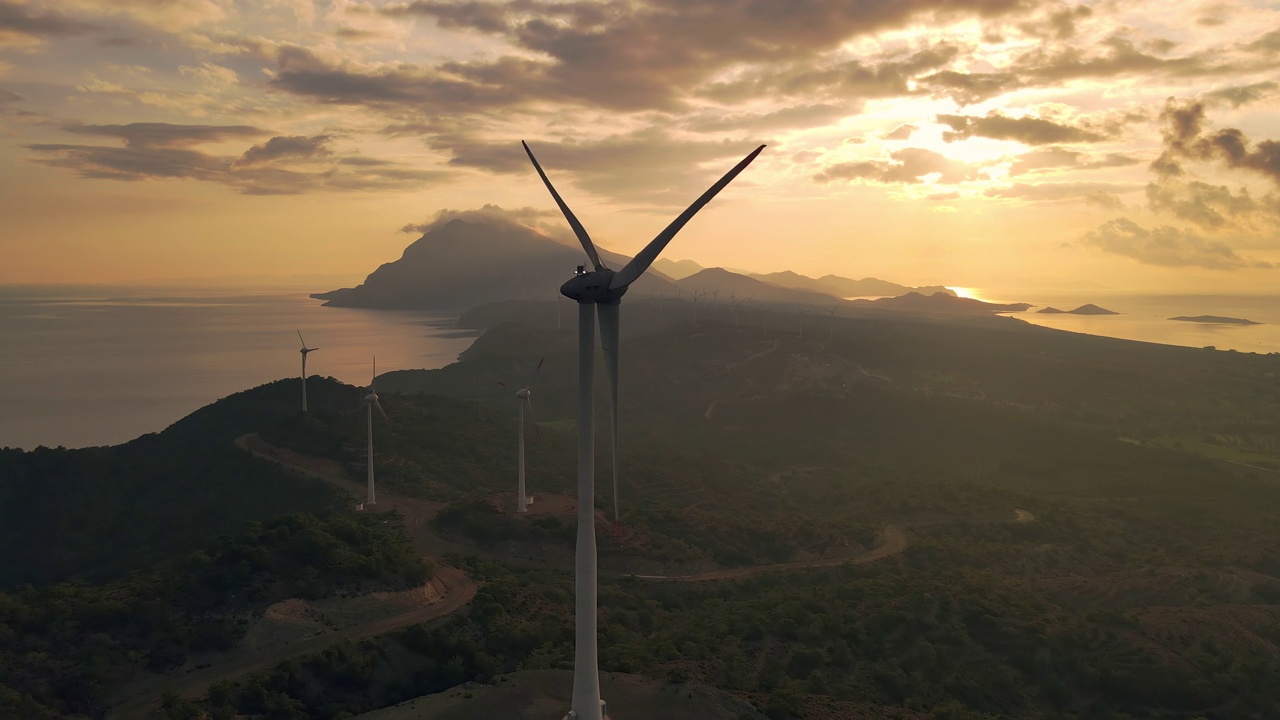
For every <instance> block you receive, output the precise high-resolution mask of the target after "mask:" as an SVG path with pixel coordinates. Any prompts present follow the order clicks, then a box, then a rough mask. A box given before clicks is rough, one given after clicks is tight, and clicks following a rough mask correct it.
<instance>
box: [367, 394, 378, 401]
mask: <svg viewBox="0 0 1280 720" xmlns="http://www.w3.org/2000/svg"><path fill="white" fill-rule="evenodd" d="M364 401H365V402H367V403H375V402H378V393H373V392H371V393H369V394H368V395H365V396H364Z"/></svg>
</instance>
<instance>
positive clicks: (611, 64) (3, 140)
mask: <svg viewBox="0 0 1280 720" xmlns="http://www.w3.org/2000/svg"><path fill="white" fill-rule="evenodd" d="M1277 28H1280V3H1277V2H1212V1H1210V2H1201V1H1196V2H1187V1H1183V0H1160V1H1159V2H1146V1H1144V0H1125V1H1124V2H1119V1H1113V0H1107V1H1103V2H1082V3H1071V2H1058V1H1056V0H1053V1H1044V0H861V1H859V2H852V1H850V0H705V1H699V2H690V1H688V0H556V1H548V0H502V1H496V2H490V1H489V0H462V1H445V0H414V1H412V2H405V1H403V0H396V1H385V2H383V1H378V0H256V1H254V2H249V1H247V0H130V1H129V2H122V1H120V0H0V168H2V169H3V171H2V172H0V257H3V258H4V262H2V263H0V283H99V282H103V283H107V282H111V283H114V282H151V281H172V280H180V281H183V282H198V281H205V282H222V281H228V280H241V281H246V282H248V281H252V280H262V279H266V280H272V281H284V280H289V281H293V282H299V283H304V284H306V283H310V284H313V285H317V286H318V287H316V289H317V290H326V289H330V288H331V287H333V286H336V285H342V284H346V285H349V284H353V283H355V282H358V281H359V280H360V279H362V278H363V277H364V276H365V275H366V274H367V273H369V272H370V271H372V270H373V269H374V268H376V267H377V266H378V265H379V264H381V263H384V262H389V261H391V260H394V259H396V258H397V257H399V255H400V253H401V251H402V250H403V248H404V247H405V246H406V245H407V244H408V243H410V242H412V241H413V240H414V239H415V238H416V237H417V233H416V231H415V230H414V228H415V227H421V226H423V224H424V223H429V222H431V221H432V220H433V219H436V218H439V217H443V216H447V215H449V214H451V213H458V212H467V211H473V210H479V209H485V208H487V210H485V211H486V212H489V213H491V214H495V215H506V216H509V217H511V218H513V219H517V220H519V221H521V222H525V223H528V224H531V225H534V226H535V227H539V228H543V229H545V230H546V231H547V232H548V233H549V234H552V235H555V236H558V237H564V236H566V235H567V234H568V229H567V227H566V226H565V223H564V221H563V219H562V218H561V217H560V215H559V214H558V213H557V212H556V209H555V205H554V204H553V202H552V200H551V198H550V197H549V196H548V195H547V193H546V190H545V189H544V188H543V187H542V185H541V183H540V182H539V180H538V177H537V175H536V174H535V173H534V171H533V170H532V168H531V166H530V165H529V163H528V159H527V158H526V157H525V155H524V152H523V150H522V148H521V147H520V140H522V139H523V140H526V141H528V142H529V144H530V147H532V149H533V151H534V152H535V153H536V154H537V155H538V159H539V161H540V162H541V163H542V165H543V167H544V168H545V169H546V171H547V173H548V174H549V175H550V177H551V178H552V180H553V182H555V183H556V185H557V187H558V188H559V190H560V191H561V193H562V194H563V195H564V196H565V197H566V200H568V202H569V203H570V205H571V206H572V207H573V208H574V210H575V212H576V214H577V215H578V217H579V218H580V219H581V220H582V221H583V223H584V225H585V226H586V227H587V229H588V230H589V231H590V232H591V235H592V236H593V237H594V238H595V239H596V242H597V243H598V244H600V245H602V246H604V247H606V248H609V249H611V250H614V251H617V252H622V253H627V254H630V253H634V252H636V251H637V250H638V249H639V248H640V247H642V246H643V245H644V244H645V243H647V242H648V241H649V240H650V239H651V238H652V237H653V236H654V235H655V234H657V232H658V231H660V230H661V229H662V228H663V227H664V226H665V225H666V224H667V222H669V221H670V219H671V218H672V217H674V216H675V215H676V214H678V213H679V212H680V211H681V210H682V209H683V208H684V206H685V205H687V204H688V203H689V202H691V201H692V200H693V199H694V198H695V197H697V195H698V194H700V193H701V192H702V190H704V189H705V188H706V187H707V186H709V185H710V184H711V183H712V182H714V180H715V179H716V178H717V177H719V176H720V175H721V174H722V173H724V172H725V171H726V170H728V169H729V168H730V167H732V166H733V165H734V164H735V163H736V162H737V161H738V160H740V159H741V158H742V157H744V156H745V155H746V154H747V153H748V152H750V151H751V150H752V149H754V148H755V147H756V146H758V145H760V144H767V145H768V148H767V149H766V150H765V151H764V153H763V154H761V155H760V157H759V158H757V159H756V161H755V162H754V163H753V164H752V166H751V167H749V168H748V169H747V170H746V171H745V172H744V173H743V174H742V175H741V176H739V178H738V179H737V180H735V181H734V183H733V184H732V185H730V186H729V188H728V189H727V190H725V191H724V192H722V193H721V194H720V195H719V196H718V197H717V199H716V200H715V201H714V202H713V203H712V204H711V205H709V206H708V207H707V208H706V209H705V210H703V211H702V212H701V213H700V214H699V216H698V217H697V218H696V219H695V220H694V221H693V222H692V223H690V225H689V226H688V227H686V228H685V230H683V231H682V232H681V234H680V236H679V237H678V238H677V239H676V240H675V241H674V242H673V243H672V245H671V246H669V247H668V249H667V251H666V252H665V253H664V257H669V258H671V259H682V258H688V259H692V260H694V261H696V262H698V263H700V264H702V265H706V266H725V267H734V268H744V269H749V270H753V271H757V272H772V271H777V270H784V269H790V270H794V271H796V272H801V273H804V274H808V275H813V276H818V275H824V274H827V273H835V274H839V275H845V276H850V277H866V276H876V277H881V278H884V279H888V280H893V281H897V282H903V283H907V284H947V285H957V286H967V287H984V288H1001V289H1011V290H1012V289H1022V288H1069V287H1083V288H1088V287H1106V288H1114V289H1125V290H1127V289H1132V290H1138V291H1143V292H1172V293H1177V292H1202V291H1213V292H1275V290H1276V288H1277V287H1280V283H1278V282H1277V281H1278V280H1280V233H1277V229H1278V227H1280V138H1277V136H1280V112H1278V109H1280V105H1278V100H1280V29H1277ZM1005 294H1008V293H1005Z"/></svg>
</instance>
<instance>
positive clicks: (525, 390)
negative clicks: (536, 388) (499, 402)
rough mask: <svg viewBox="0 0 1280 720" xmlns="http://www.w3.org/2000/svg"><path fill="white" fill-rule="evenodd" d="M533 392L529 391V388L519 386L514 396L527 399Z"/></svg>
mask: <svg viewBox="0 0 1280 720" xmlns="http://www.w3.org/2000/svg"><path fill="white" fill-rule="evenodd" d="M531 395H533V393H531V392H529V388H520V389H519V390H517V391H516V397H517V398H519V399H521V400H528V399H529V397H530V396H531Z"/></svg>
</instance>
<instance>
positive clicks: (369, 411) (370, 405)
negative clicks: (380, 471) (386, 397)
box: [360, 356, 391, 506]
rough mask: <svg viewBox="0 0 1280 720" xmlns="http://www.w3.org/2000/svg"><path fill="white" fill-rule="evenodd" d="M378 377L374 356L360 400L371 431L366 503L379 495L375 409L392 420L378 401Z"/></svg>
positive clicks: (367, 504) (373, 502)
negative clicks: (375, 472) (375, 476)
mask: <svg viewBox="0 0 1280 720" xmlns="http://www.w3.org/2000/svg"><path fill="white" fill-rule="evenodd" d="M377 377H378V358H377V357H376V356H375V357H374V358H373V377H371V378H369V393H368V394H367V395H365V396H364V398H362V399H361V400H360V402H362V403H364V410H365V419H366V421H367V422H368V431H369V457H368V460H369V487H368V492H367V497H366V499H365V505H366V506H369V505H377V504H378V497H377V495H375V494H374V491H373V409H374V408H375V407H376V408H378V412H380V413H382V419H384V420H390V419H391V418H389V417H387V411H386V410H383V409H382V403H380V402H378V393H377V392H376V391H375V390H374V389H373V381H374V380H375V379H376V378H377Z"/></svg>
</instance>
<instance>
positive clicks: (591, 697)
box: [521, 142, 765, 720]
mask: <svg viewBox="0 0 1280 720" xmlns="http://www.w3.org/2000/svg"><path fill="white" fill-rule="evenodd" d="M521 144H522V145H524V150H525V153H527V154H528V155H529V160H530V161H531V162H532V163H533V167H534V169H536V170H537V171H538V176H539V177H541V178H542V182H543V184H545V185H546V186H547V190H548V191H549V192H550V193H551V197H552V198H554V199H555V201H556V205H558V206H559V207H560V212H562V213H564V217H565V220H567V221H568V222H569V227H571V228H573V232H574V234H575V235H577V236H578V241H579V242H581V243H582V249H583V250H585V251H586V253H587V258H588V259H589V260H590V261H591V265H592V270H587V269H586V268H585V267H584V266H582V265H579V266H578V271H577V272H576V273H575V274H574V276H573V278H571V279H570V280H569V281H568V282H566V283H565V284H564V285H562V286H561V287H560V292H561V293H562V294H563V295H564V296H565V297H568V298H569V299H571V300H576V301H577V302H578V535H577V546H576V549H575V559H574V578H573V585H574V620H575V627H574V640H575V642H574V656H573V699H572V706H571V709H570V711H569V715H568V716H567V717H568V718H570V719H572V720H602V717H603V715H604V702H603V701H602V700H601V699H600V671H599V659H598V655H597V647H596V575H597V571H598V568H597V567H596V528H595V418H594V411H595V407H594V397H593V392H592V384H593V382H594V375H595V369H594V363H595V345H596V336H595V330H596V328H595V325H596V307H597V306H599V310H600V342H601V345H602V346H603V349H604V357H605V368H606V370H607V371H608V373H609V386H610V387H609V390H610V400H611V404H610V413H611V427H612V430H613V498H614V517H615V519H616V518H617V512H618V511H617V502H618V336H619V313H618V310H619V303H620V302H621V300H622V296H623V295H624V294H625V293H626V292H627V288H628V287H629V286H630V285H631V283H633V282H635V281H636V280H637V279H638V278H639V277H640V276H641V275H643V274H644V271H645V270H648V269H649V266H650V265H651V264H653V261H654V260H656V259H657V258H658V255H659V254H660V253H661V252H662V250H663V248H665V247H666V246H667V243H669V242H671V239H672V238H674V237H675V236H676V233H678V232H680V229H681V228H683V227H684V226H685V224H686V223H688V222H689V220H690V219H691V218H693V216H694V215H695V214H697V212H698V211H699V210H701V209H702V207H703V206H704V205H706V204H707V203H708V202H710V201H711V199H712V198H714V197H715V196H716V194H717V193H719V192H720V191H721V190H723V189H724V188H725V186H726V185H728V184H729V183H730V182H731V181H732V180H733V179H734V178H735V177H737V176H738V173H741V172H742V171H743V170H744V169H746V167H747V165H749V164H751V161H752V160H755V159H756V156H757V155H759V154H760V152H761V151H762V150H764V147H765V146H764V145H761V146H760V147H758V148H756V149H755V150H754V151H753V152H752V153H751V154H750V155H747V156H746V157H745V158H743V160H742V161H741V162H739V163H738V164H737V165H735V166H734V167H733V169H732V170H730V171H729V172H728V173H726V174H725V176H724V177H722V178H720V180H719V181H717V182H716V184H715V185H712V186H711V188H710V189H708V190H707V191H706V192H705V193H703V194H702V196H701V197H699V198H698V199H697V200H695V201H694V202H693V204H692V205H690V206H689V207H688V208H687V209H686V210H685V211H684V212H683V213H681V214H680V216H679V217H677V218H676V219H675V220H673V221H672V222H671V224H670V225H668V226H667V227H666V229H664V230H663V231H662V232H660V233H658V236H657V237H655V238H654V239H653V240H651V241H650V242H649V244H648V245H646V246H645V247H644V249H643V250H641V251H640V252H639V253H637V254H636V256H635V257H634V258H632V260H631V262H629V263H627V264H626V266H625V267H623V268H622V269H621V270H618V271H614V270H610V269H609V268H607V267H605V265H604V263H602V262H600V255H599V253H597V252H596V247H595V245H594V244H593V243H592V242H591V237H590V236H589V235H587V231H586V229H584V228H583V227H582V223H580V222H578V218H577V217H575V216H574V214H573V211H572V210H570V209H569V206H568V205H566V204H565V202H564V200H563V199H561V197H560V193H558V192H556V189H555V188H554V187H553V186H552V185H551V181H550V180H548V179H547V174H546V173H544V172H543V171H542V166H541V165H539V164H538V161H537V159H536V158H534V156H533V151H531V150H530V149H529V146H528V144H525V143H524V142H521Z"/></svg>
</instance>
